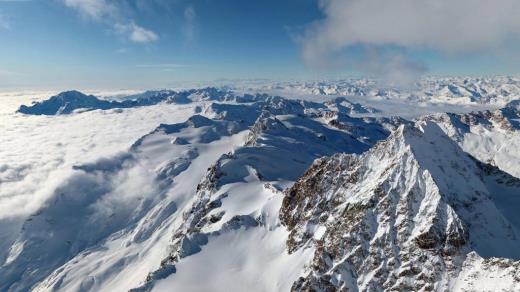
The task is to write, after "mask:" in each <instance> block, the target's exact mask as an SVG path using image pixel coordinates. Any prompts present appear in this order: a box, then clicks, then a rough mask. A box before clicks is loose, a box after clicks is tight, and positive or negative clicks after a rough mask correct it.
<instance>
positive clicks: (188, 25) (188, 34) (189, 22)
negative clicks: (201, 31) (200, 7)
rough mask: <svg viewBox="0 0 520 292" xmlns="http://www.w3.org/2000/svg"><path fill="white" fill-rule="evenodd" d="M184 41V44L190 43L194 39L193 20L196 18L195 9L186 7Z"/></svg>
mask: <svg viewBox="0 0 520 292" xmlns="http://www.w3.org/2000/svg"><path fill="white" fill-rule="evenodd" d="M183 15H184V28H183V33H184V40H185V43H188V44H189V43H191V42H192V41H193V39H194V37H195V19H196V17H197V14H196V12H195V9H194V8H193V6H191V5H190V6H187V7H186V8H185V9H184V13H183Z"/></svg>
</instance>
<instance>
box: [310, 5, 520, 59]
mask: <svg viewBox="0 0 520 292" xmlns="http://www.w3.org/2000/svg"><path fill="white" fill-rule="evenodd" d="M320 7H321V9H322V11H323V12H324V14H325V18H324V19H323V20H321V21H318V22H315V23H314V24H313V25H311V26H310V27H309V28H308V30H307V31H306V33H305V34H304V36H303V37H302V57H303V59H304V60H305V61H306V63H307V64H309V65H312V66H320V65H323V64H326V63H327V62H328V61H329V62H330V61H332V60H334V59H335V58H337V56H338V55H341V52H342V51H343V50H344V49H345V48H348V47H352V46H356V45H362V46H375V47H378V46H385V45H392V46H398V47H405V48H412V49H422V48H427V49H432V50H435V51H439V52H442V53H447V54H458V53H465V52H470V51H480V50H493V49H495V48H497V47H499V46H500V45H502V44H504V42H506V41H508V40H509V39H511V38H517V37H519V35H520V17H518V15H520V1H518V0H436V1H428V0H391V1H390V0H321V1H320Z"/></svg>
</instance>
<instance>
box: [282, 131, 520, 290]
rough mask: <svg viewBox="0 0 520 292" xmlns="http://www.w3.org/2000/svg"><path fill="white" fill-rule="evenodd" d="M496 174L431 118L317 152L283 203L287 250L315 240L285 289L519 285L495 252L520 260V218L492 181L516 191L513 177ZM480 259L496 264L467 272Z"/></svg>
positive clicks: (518, 184)
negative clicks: (348, 148)
mask: <svg viewBox="0 0 520 292" xmlns="http://www.w3.org/2000/svg"><path fill="white" fill-rule="evenodd" d="M496 175H497V173H496V172H494V174H493V175H491V174H490V172H489V171H486V168H485V167H483V166H482V165H481V164H480V163H477V162H475V161H474V160H473V159H472V158H471V157H469V156H468V155H466V154H465V153H464V152H463V151H462V150H461V149H460V148H459V147H458V146H457V145H456V144H455V143H453V142H452V141H451V140H450V139H449V138H448V137H447V136H445V134H444V133H443V132H442V131H441V129H440V128H439V127H438V126H436V125H435V124H433V123H419V124H417V125H415V126H413V127H412V126H401V127H400V128H399V129H398V130H397V131H395V132H393V133H392V135H391V136H390V137H389V138H388V139H387V140H386V141H384V142H381V143H378V144H377V145H376V146H375V147H374V148H372V149H371V150H369V151H368V152H367V153H365V154H363V155H345V154H338V155H335V156H333V157H330V158H323V159H319V160H317V161H316V162H315V163H314V164H313V166H311V168H310V169H309V170H308V171H307V172H306V173H305V175H304V176H303V177H302V178H300V179H299V180H298V181H297V182H296V183H295V184H294V186H293V187H292V188H290V189H289V190H288V191H287V193H286V197H285V198H284V201H283V205H282V208H281V211H280V218H281V221H282V223H283V224H285V225H286V226H287V228H288V229H289V230H290V235H289V237H288V240H287V247H288V249H289V251H290V252H294V251H297V250H299V249H302V248H309V247H313V248H315V253H314V258H313V260H312V263H311V264H310V266H309V268H308V271H307V272H306V275H305V276H303V277H301V278H300V279H299V280H298V281H296V282H295V283H294V285H293V286H292V290H294V291H337V290H341V291H358V290H360V291H380V290H385V291H447V290H452V289H454V288H455V287H458V288H461V289H470V290H471V288H469V287H474V288H475V287H478V282H480V281H484V282H485V281H492V282H500V285H502V286H501V287H505V289H511V291H512V290H515V289H519V288H520V278H519V276H520V273H519V272H518V269H517V268H518V265H519V262H514V261H512V260H506V259H496V258H495V257H500V256H503V257H508V258H513V259H517V260H518V259H519V258H520V253H519V252H518V251H516V249H515V248H514V246H517V245H518V244H519V243H520V241H519V232H518V226H517V225H514V224H515V223H517V222H518V221H516V220H517V219H518V216H516V215H514V214H512V212H511V211H510V210H509V211H507V210H504V209H507V208H506V207H507V206H505V205H504V202H502V201H501V199H500V198H498V197H497V196H498V195H500V194H498V193H497V191H496V186H495V185H493V184H500V185H501V186H502V187H503V188H505V189H502V191H504V190H507V192H508V195H509V196H513V197H518V196H520V181H519V180H518V179H515V178H512V177H510V176H509V178H510V180H509V182H508V183H503V181H502V180H500V179H497V176H496ZM500 175H504V174H503V173H500ZM505 176H507V175H505ZM490 181H492V182H490ZM477 254H478V255H477ZM479 255H480V256H479ZM484 258H487V259H484ZM477 264H478V265H483V266H486V267H488V270H492V271H493V272H489V273H486V272H483V271H482V272H479V273H478V275H475V274H473V276H471V272H468V269H472V268H471V267H472V265H477ZM473 272H475V270H473ZM499 275H500V276H499ZM497 285H498V284H497ZM497 287H498V286H497ZM477 289H478V288H477Z"/></svg>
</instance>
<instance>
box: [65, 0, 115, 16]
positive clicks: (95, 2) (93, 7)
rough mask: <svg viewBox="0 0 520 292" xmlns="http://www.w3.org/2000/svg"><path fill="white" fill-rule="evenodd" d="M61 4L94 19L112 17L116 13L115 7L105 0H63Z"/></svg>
mask: <svg viewBox="0 0 520 292" xmlns="http://www.w3.org/2000/svg"><path fill="white" fill-rule="evenodd" d="M63 2H64V3H65V5H66V6H68V7H70V8H73V9H76V10H77V11H79V12H80V13H82V14H84V15H86V16H89V17H92V18H94V19H101V18H102V17H105V16H114V15H115V13H116V12H117V9H116V7H115V6H114V5H112V4H110V3H108V2H107V1H105V0H63Z"/></svg>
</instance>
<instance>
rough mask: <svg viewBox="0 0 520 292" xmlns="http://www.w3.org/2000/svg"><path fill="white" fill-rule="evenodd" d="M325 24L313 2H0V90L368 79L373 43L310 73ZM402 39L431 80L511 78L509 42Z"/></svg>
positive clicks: (514, 63)
mask: <svg viewBox="0 0 520 292" xmlns="http://www.w3.org/2000/svg"><path fill="white" fill-rule="evenodd" d="M504 1H507V0H504ZM330 2H334V0H333V1H330ZM346 2H348V1H346ZM334 17H335V16H334V14H333V12H331V11H327V8H324V7H322V6H319V4H318V1H317V0H261V1H260V0H247V1H246V0H218V1H217V0H198V1H183V0H170V1H168V0H112V1H111V0H32V1H31V0H7V1H6V0H0V87H1V88H62V87H68V88H72V87H77V88H79V87H81V88H128V87H167V86H168V85H171V84H174V83H176V82H182V81H208V80H214V79H220V78H229V79H233V78H272V79H310V78H322V77H337V76H347V75H359V74H369V73H371V72H366V70H364V69H363V68H360V67H363V66H362V65H361V66H360V65H359V63H360V62H358V61H357V60H358V59H359V60H361V62H365V59H364V57H362V56H361V55H363V54H362V53H359V52H358V51H359V47H364V46H365V45H366V44H365V43H364V42H366V43H369V45H373V43H374V40H373V39H368V40H365V41H363V42H361V43H360V44H356V45H354V46H350V45H349V44H350V43H348V42H347V41H350V40H344V42H347V43H342V46H341V48H340V51H341V57H344V56H347V57H348V58H349V59H350V60H356V62H355V63H356V64H357V65H352V64H351V62H347V63H346V64H343V63H341V62H338V64H342V65H341V66H324V67H320V66H318V67H319V68H316V66H312V65H311V66H309V62H307V60H306V59H305V58H302V46H305V45H307V47H309V46H312V45H314V43H313V42H315V41H323V40H321V38H320V39H319V40H318V38H317V37H315V36H312V35H311V36H308V35H309V34H308V33H307V34H306V31H308V30H309V28H310V27H312V25H313V23H314V22H320V21H321V22H323V20H324V19H325V18H330V19H333V18H334ZM331 23H332V24H330V25H329V24H324V25H323V26H324V27H321V28H320V29H321V30H322V31H320V33H324V34H327V35H329V34H330V27H326V26H327V25H329V26H334V25H335V26H338V27H341V26H343V25H349V24H344V23H339V24H336V23H334V22H331ZM303 36H305V37H304V38H305V39H304V40H303V42H304V43H305V44H304V45H302V37H303ZM406 41H407V39H406V40H404V41H403V40H401V39H397V40H396V41H395V42H397V44H398V46H397V48H398V49H397V50H398V51H399V54H403V55H406V58H408V59H410V60H413V62H417V63H420V64H421V66H424V68H427V69H428V70H429V71H428V72H429V73H431V74H443V75H444V74H447V75H449V74H472V75H481V74H516V73H517V72H518V69H519V63H520V62H519V60H518V56H517V55H516V54H515V53H514V52H515V51H516V49H518V47H517V46H515V44H514V43H508V44H507V45H504V47H503V48H502V49H500V50H496V49H493V50H492V51H490V50H482V51H476V52H464V53H462V54H461V53H460V52H455V53H451V52H449V53H446V52H445V51H443V50H444V48H443V47H441V48H440V49H437V48H435V47H434V48H433V49H432V48H430V47H428V46H425V47H424V48H423V47H419V48H417V47H414V48H412V49H408V48H406V46H407V44H408V43H407V42H406ZM392 42H394V40H392ZM307 43H309V44H307ZM400 44H403V45H400ZM376 46H377V51H378V52H381V51H388V46H387V45H386V44H380V43H377V42H376ZM314 47H316V46H314ZM314 47H312V48H314ZM508 47H511V49H507V48H508ZM320 48H321V47H320ZM315 51H316V50H313V51H312V52H315ZM320 52H321V51H320ZM327 52H328V51H327ZM497 52H498V53H497ZM313 54H314V53H313ZM331 56H335V54H331ZM314 57H315V56H314V55H313V57H312V58H314ZM318 60H320V62H321V58H319V59H318ZM334 62H336V61H335V60H333V63H334Z"/></svg>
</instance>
